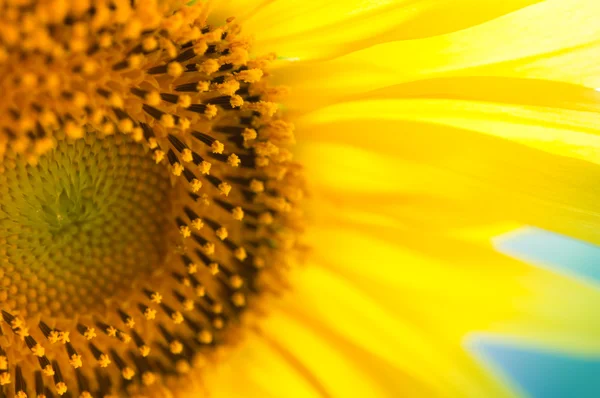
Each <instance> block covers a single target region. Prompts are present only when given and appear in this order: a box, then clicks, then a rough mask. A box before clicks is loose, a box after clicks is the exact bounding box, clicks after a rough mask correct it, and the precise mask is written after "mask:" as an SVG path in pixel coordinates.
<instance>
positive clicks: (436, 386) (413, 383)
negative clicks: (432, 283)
mask: <svg viewBox="0 0 600 398" xmlns="http://www.w3.org/2000/svg"><path fill="white" fill-rule="evenodd" d="M294 282H295V286H296V288H295V292H294V293H293V294H292V295H291V296H290V298H289V300H288V301H287V302H285V303H283V304H282V312H281V313H276V314H275V315H274V316H273V317H272V318H270V319H268V320H267V321H266V323H265V326H264V329H265V331H266V333H268V331H271V334H270V337H271V338H272V339H274V340H276V341H278V342H279V343H280V344H282V345H284V346H286V347H290V350H291V351H292V352H293V353H294V355H295V356H296V357H297V358H298V359H299V360H300V361H302V362H303V363H305V364H306V365H307V366H308V367H309V368H311V369H312V372H313V373H314V374H315V376H316V377H320V378H321V380H325V382H324V383H325V384H326V385H327V386H329V388H328V390H329V391H330V392H331V395H332V396H336V397H338V396H339V397H345V396H353V395H350V393H351V392H352V391H353V390H354V391H355V394H356V395H358V396H360V392H361V384H362V383H360V382H357V380H355V379H353V378H351V377H350V376H352V375H351V374H340V369H344V368H339V367H337V366H334V365H335V364H334V363H332V362H331V358H336V357H339V356H341V357H342V358H345V361H344V362H347V363H348V364H352V365H353V367H355V368H357V369H358V370H359V372H360V374H362V376H360V377H361V379H362V380H361V381H362V382H363V383H364V381H368V380H372V379H376V380H377V379H378V372H379V369H380V368H379V366H377V365H380V366H382V367H384V364H387V366H391V367H392V368H394V369H395V374H396V375H397V376H396V380H395V383H394V379H391V380H381V379H379V380H378V385H379V386H380V389H379V391H381V389H383V395H382V396H385V397H389V396H398V395H402V394H408V393H410V392H412V393H413V394H414V395H413V394H411V396H447V397H452V396H469V395H471V396H502V395H501V394H499V392H500V391H502V387H501V386H497V385H496V384H495V383H494V381H493V380H490V377H489V376H488V375H486V374H485V373H484V372H482V371H481V370H480V369H479V368H478V366H477V365H475V364H474V362H473V361H472V360H471V359H470V358H468V356H467V355H466V354H465V353H464V352H462V350H461V349H460V340H459V341H457V342H456V343H457V345H456V346H452V345H451V344H447V343H446V342H443V341H441V340H438V339H436V337H435V336H432V335H430V334H429V333H428V331H427V330H424V329H422V328H420V325H414V324H411V323H409V322H407V321H406V320H405V319H403V318H401V317H398V316H396V315H395V314H393V313H391V312H390V311H389V310H387V309H385V308H383V307H381V306H380V305H379V303H378V302H377V301H374V300H372V299H371V298H369V297H368V296H367V295H365V294H364V292H362V291H360V290H358V289H356V288H355V287H354V286H353V285H352V284H349V283H348V282H347V281H344V280H343V279H341V278H339V277H338V276H336V275H335V274H332V273H331V272H328V271H326V270H323V269H321V268H319V267H317V266H315V265H312V266H310V267H307V268H306V270H304V271H302V272H301V273H300V274H299V275H295V277H294ZM315 291H318V292H319V294H317V295H315V294H314V292H315ZM401 300H402V297H401V296H396V300H395V301H394V302H393V303H394V304H396V305H401V302H402V301H401ZM294 324H297V326H296V325H294ZM284 329H285V330H286V331H289V332H290V333H276V331H277V330H284ZM317 336H318V339H317ZM301 341H302V342H304V343H300V342H301ZM321 342H322V343H321ZM371 365H373V366H374V367H371ZM344 373H346V372H345V371H344ZM344 376H345V377H344ZM397 378H400V379H401V382H399V380H397ZM336 380H337V382H336ZM339 380H346V382H345V383H340V382H339ZM379 391H377V390H374V391H373V392H371V393H370V394H369V396H380V394H381V393H380V392H379ZM416 392H418V393H416ZM415 393H416V394H415Z"/></svg>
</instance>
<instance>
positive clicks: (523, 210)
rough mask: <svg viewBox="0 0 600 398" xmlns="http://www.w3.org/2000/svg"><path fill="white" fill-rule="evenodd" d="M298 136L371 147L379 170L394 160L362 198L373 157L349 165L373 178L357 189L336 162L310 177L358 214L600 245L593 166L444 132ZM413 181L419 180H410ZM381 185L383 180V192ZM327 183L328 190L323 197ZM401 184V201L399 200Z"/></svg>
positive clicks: (406, 126) (386, 125) (356, 130)
mask: <svg viewBox="0 0 600 398" xmlns="http://www.w3.org/2000/svg"><path fill="white" fill-rule="evenodd" d="M511 128H515V129H517V128H520V127H519V126H518V125H514V126H511ZM303 130H304V131H305V133H306V136H307V137H310V140H311V141H313V142H314V144H313V143H311V144H305V145H308V146H309V147H313V148H317V145H318V144H317V143H322V142H330V143H333V142H336V141H340V142H345V144H344V145H345V146H361V147H362V148H363V151H365V150H369V149H370V150H372V151H374V154H373V155H372V157H373V156H376V155H375V154H376V153H381V154H384V155H383V156H384V159H386V160H385V162H393V163H391V164H393V165H394V166H393V169H392V170H393V171H389V170H383V171H382V172H381V173H382V175H383V176H384V177H383V178H380V179H379V181H380V182H379V183H377V184H380V186H379V187H377V186H375V187H373V189H371V191H369V190H368V189H367V190H364V191H363V192H362V193H363V195H361V192H360V186H361V184H365V186H367V187H369V186H372V185H369V184H370V182H369V180H368V177H369V175H371V176H374V175H376V173H377V167H374V168H373V169H370V168H369V157H367V158H364V159H362V158H361V157H359V156H355V157H353V158H351V159H352V161H353V162H355V163H356V164H361V165H364V166H363V167H364V168H365V169H367V170H370V171H369V173H364V172H361V173H357V174H356V178H355V180H354V181H353V180H352V178H353V177H354V173H353V171H352V169H348V168H347V167H346V166H345V163H346V161H339V160H335V158H333V157H332V158H331V159H327V160H326V164H327V165H328V166H327V167H328V170H322V171H319V170H320V169H319V168H318V167H315V168H314V170H310V169H309V170H310V171H311V173H310V175H309V181H310V180H312V181H313V182H315V183H316V184H317V186H316V187H317V190H318V191H320V192H322V193H323V194H324V195H326V196H328V197H330V198H331V197H335V196H336V195H337V199H334V200H337V201H338V202H339V203H346V204H352V205H356V206H358V208H360V209H362V210H367V209H369V208H370V209H373V208H376V209H377V211H380V210H381V212H382V213H381V214H385V215H388V216H391V217H395V218H397V219H401V220H409V221H410V222H411V223H412V224H415V225H418V224H419V223H424V224H426V225H435V223H436V222H437V221H438V220H440V222H439V224H440V225H443V224H444V223H453V222H460V221H461V220H463V226H466V225H464V222H465V221H466V222H470V223H475V224H474V225H478V224H485V223H488V222H499V221H505V220H509V221H516V222H520V223H524V224H531V225H536V226H539V227H542V228H545V229H549V230H552V231H557V232H561V233H564V234H566V235H571V236H574V237H577V238H579V239H583V240H588V241H592V242H600V202H598V200H597V198H598V195H599V194H600V188H598V184H597V183H596V182H597V181H600V167H598V166H597V165H595V164H592V163H589V162H583V161H580V160H577V159H569V158H566V157H560V156H555V155H551V154H548V153H546V152H543V151H539V150H536V149H533V148H530V147H527V146H524V145H520V144H517V143H513V142H510V141H507V140H504V139H499V138H496V137H490V136H486V135H482V134H478V133H475V132H472V131H467V130H463V129H457V128H453V127H448V126H443V125H441V124H429V123H419V122H405V121H395V120H351V121H334V122H331V123H319V124H313V125H312V126H311V127H309V126H308V125H306V129H303ZM367 137H370V138H369V139H368V138H367ZM305 139H308V138H305ZM354 153H355V154H356V153H357V152H354ZM324 154H325V155H326V154H327V152H325V153H324ZM326 157H327V156H323V153H321V154H319V153H318V152H317V150H308V151H304V150H301V151H300V152H299V159H301V160H302V161H303V162H304V163H305V164H308V163H310V162H312V163H313V164H316V165H318V164H319V162H321V160H322V159H324V158H326ZM392 157H393V158H394V159H396V160H390V159H391V158H392ZM377 164H378V163H375V165H377ZM411 164H412V165H414V166H413V167H411ZM394 172H395V173H396V174H394ZM336 173H337V177H336ZM412 173H414V174H415V175H416V176H418V178H415V179H413V178H412ZM363 176H365V177H366V178H365V177H363ZM385 176H387V177H385ZM336 178H337V179H338V180H342V181H347V182H352V184H350V183H348V185H349V186H350V187H351V188H350V189H345V188H344V186H343V185H344V184H338V185H335V179H336ZM385 181H389V186H388V187H387V188H385V186H384V185H383V184H384V183H385ZM329 184H333V185H332V186H333V187H334V188H333V189H329V188H328V185H329ZM404 184H406V187H407V193H406V194H403V193H402V187H403V185H404ZM375 192H378V194H377V195H375V194H374V193H375ZM381 193H382V194H384V195H383V196H382V195H381ZM378 195H379V196H378ZM478 220H479V221H478Z"/></svg>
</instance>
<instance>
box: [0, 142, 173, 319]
mask: <svg viewBox="0 0 600 398" xmlns="http://www.w3.org/2000/svg"><path fill="white" fill-rule="evenodd" d="M4 167H5V170H4V172H3V173H1V175H0V209H1V210H0V239H3V240H5V241H6V244H7V245H6V247H7V249H6V255H5V256H3V259H2V260H1V262H0V272H1V273H2V274H3V281H2V286H9V285H10V288H9V290H8V291H7V292H6V294H0V299H3V300H8V301H9V306H10V307H11V308H16V309H20V310H27V311H28V312H38V311H41V312H45V313H48V314H51V315H56V314H58V313H59V312H60V314H61V315H62V316H64V315H67V316H68V315H70V314H71V313H72V312H73V311H82V310H89V309H90V308H91V307H96V306H99V305H102V304H103V303H104V299H106V298H108V297H119V292H120V291H122V290H123V289H125V288H126V287H127V286H128V285H129V286H130V284H131V281H132V279H135V278H136V276H137V275H146V274H148V272H149V271H151V270H152V269H153V268H157V266H158V265H160V264H161V263H162V260H163V258H164V256H165V253H166V251H167V248H166V245H167V242H168V239H165V234H166V233H167V232H166V231H165V229H166V228H167V225H168V226H170V225H172V222H168V217H169V215H170V214H171V201H170V198H169V195H168V192H169V184H170V181H169V176H168V171H167V170H165V168H164V167H161V166H159V165H156V164H155V162H154V161H153V160H152V159H151V157H150V156H148V154H147V153H146V152H145V151H144V149H143V147H142V146H141V145H139V144H137V143H135V142H133V141H131V140H129V139H127V138H126V137H124V136H122V135H120V136H108V137H106V138H103V139H99V138H98V137H96V136H94V135H91V136H89V137H88V138H86V139H82V140H77V141H72V142H69V141H68V140H65V139H59V140H58V145H57V147H56V148H55V149H54V150H52V151H50V152H49V153H47V154H45V155H44V156H42V157H41V158H40V159H39V162H38V163H37V164H36V165H29V164H28V163H27V162H26V161H25V160H24V159H22V158H21V157H18V156H15V157H14V158H13V161H11V162H5V164H4ZM2 286H0V289H1V288H2Z"/></svg>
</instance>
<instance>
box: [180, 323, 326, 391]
mask: <svg viewBox="0 0 600 398" xmlns="http://www.w3.org/2000/svg"><path fill="white" fill-rule="evenodd" d="M246 334H247V336H246V338H245V340H244V342H243V344H242V345H241V346H240V347H237V348H236V349H235V350H234V351H233V352H231V353H230V354H229V356H227V357H226V358H224V360H223V361H222V363H221V364H220V365H219V366H218V367H217V368H216V369H210V370H207V371H208V372H210V373H209V374H207V376H206V378H205V379H206V381H207V383H208V386H207V390H208V391H210V393H211V394H210V396H211V397H213V398H231V397H256V396H260V397H265V398H280V397H281V396H286V397H290V398H321V397H323V396H324V395H323V390H322V386H320V385H318V383H316V382H315V381H314V380H313V379H311V378H310V377H308V378H307V377H305V376H306V375H305V374H303V373H302V371H303V369H302V368H299V367H298V363H297V362H294V361H293V360H292V361H290V358H289V357H288V356H286V354H285V353H284V352H282V350H281V348H280V347H277V346H274V345H273V344H271V343H270V342H269V341H267V340H266V339H265V338H264V337H263V336H260V335H258V334H256V333H255V332H253V331H249V332H247V333H246ZM190 394H193V392H191V393H190ZM196 394H197V391H196ZM184 396H195V395H184Z"/></svg>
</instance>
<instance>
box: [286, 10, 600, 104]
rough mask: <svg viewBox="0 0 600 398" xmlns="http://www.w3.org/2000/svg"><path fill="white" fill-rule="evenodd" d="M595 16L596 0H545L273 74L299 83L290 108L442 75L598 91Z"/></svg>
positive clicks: (599, 69) (599, 64) (599, 65)
mask: <svg viewBox="0 0 600 398" xmlns="http://www.w3.org/2000/svg"><path fill="white" fill-rule="evenodd" d="M599 18H600V3H597V2H592V1H589V0H574V1H569V2H565V1H560V0H554V1H546V2H542V3H539V4H535V5H532V6H529V7H526V8H524V9H522V10H519V11H517V12H514V13H511V14H508V15H505V16H503V17H500V18H497V19H494V20H492V21H489V22H487V23H483V24H481V25H477V26H474V27H472V28H468V29H464V30H460V31H457V32H453V33H449V34H445V35H438V36H434V37H429V38H424V39H416V40H403V41H396V42H389V43H384V44H380V45H376V46H373V47H369V48H366V49H363V50H360V51H356V52H354V53H351V54H347V55H345V56H342V57H339V58H336V59H333V60H330V61H327V62H323V63H318V64H315V65H314V66H312V67H311V66H310V65H304V64H297V65H294V64H290V65H288V66H287V67H285V68H282V69H281V70H280V71H278V73H277V76H278V79H279V80H280V81H281V82H283V83H285V84H289V85H292V84H293V82H294V81H302V82H303V84H302V85H301V87H297V88H296V89H295V90H294V92H293V97H292V99H291V101H289V103H290V105H291V106H293V107H302V106H304V107H308V106H312V107H314V106H317V105H320V104H323V103H327V102H330V101H333V100H335V99H336V98H340V97H342V96H345V95H353V94H356V93H361V92H366V91H371V90H375V89H379V88H382V87H386V86H390V85H395V84H400V83H403V82H408V81H414V80H419V79H429V78H433V77H442V76H468V75H478V76H514V77H529V78H544V79H551V80H564V81H568V82H573V83H577V84H584V85H587V86H590V87H600V77H599V76H600V62H598V59H597V57H596V56H595V55H594V54H596V53H597V52H598V49H599V47H600V39H599V37H600V26H599V25H598V24H597V21H598V19H599ZM556 32H561V34H560V35H557V34H556ZM315 69H317V70H318V73H315ZM316 92H318V93H319V96H315V95H314V93H316Z"/></svg>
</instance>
